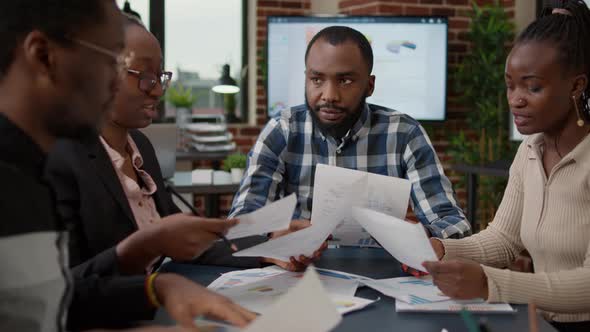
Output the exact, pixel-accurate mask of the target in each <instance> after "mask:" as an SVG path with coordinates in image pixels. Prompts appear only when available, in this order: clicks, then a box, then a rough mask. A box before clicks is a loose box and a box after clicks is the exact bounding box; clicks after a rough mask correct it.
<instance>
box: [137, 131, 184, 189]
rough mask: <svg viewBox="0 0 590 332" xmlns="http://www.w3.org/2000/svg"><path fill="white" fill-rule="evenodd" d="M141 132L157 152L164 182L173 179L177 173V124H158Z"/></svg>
mask: <svg viewBox="0 0 590 332" xmlns="http://www.w3.org/2000/svg"><path fill="white" fill-rule="evenodd" d="M140 130H141V132H142V133H144V134H145V135H146V136H147V138H148V139H149V140H150V142H152V145H153V146H154V150H156V157H157V158H158V163H160V168H161V169H162V176H163V177H164V180H169V179H172V178H173V177H174V172H175V171H176V135H177V132H178V129H177V127H176V124H168V123H157V124H152V125H150V126H148V127H146V128H143V129H140Z"/></svg>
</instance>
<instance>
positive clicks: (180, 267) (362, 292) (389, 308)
mask: <svg viewBox="0 0 590 332" xmlns="http://www.w3.org/2000/svg"><path fill="white" fill-rule="evenodd" d="M315 265H316V266H317V267H321V268H326V269H333V270H339V271H344V272H349V273H354V274H359V275H363V276H367V277H370V278H376V279H382V278H394V277H400V276H406V275H405V274H404V273H403V272H402V270H401V266H400V264H399V262H397V261H396V260H395V259H394V258H393V257H392V256H390V255H389V254H388V253H387V252H386V251H385V250H383V249H378V248H352V247H342V248H330V249H327V250H326V251H325V252H324V254H323V255H322V258H321V259H320V260H319V261H318V262H316V264H315ZM163 270H164V271H168V272H175V273H178V274H181V275H183V276H185V277H187V278H189V279H192V280H194V281H196V282H198V283H200V284H203V285H208V284H209V283H211V282H212V281H213V280H215V279H217V278H218V277H219V276H220V274H221V273H225V272H230V271H233V270H236V268H232V267H221V266H207V265H192V264H179V263H168V264H166V265H165V266H164V267H163ZM356 296H358V297H363V298H367V299H376V298H381V299H380V300H379V301H377V302H375V303H374V304H372V305H370V306H369V307H366V308H365V309H363V310H360V311H356V312H352V313H349V314H346V315H344V317H343V320H342V322H341V323H340V324H339V325H338V326H337V327H336V329H335V330H334V331H337V332H348V331H350V332H353V331H354V332H358V331H363V332H379V331H388V332H391V331H412V332H414V331H415V332H421V331H424V332H440V331H441V330H442V329H446V330H447V331H448V332H463V331H468V329H467V327H466V325H465V324H464V323H463V320H462V319H461V317H460V315H459V314H458V313H444V314H440V313H397V312H395V300H394V299H392V298H389V297H387V296H384V295H382V294H381V293H379V292H377V291H375V290H373V289H370V288H368V287H362V288H359V289H358V290H357V292H356ZM513 307H514V308H515V309H517V312H516V313H513V314H474V316H475V318H476V320H478V321H479V320H480V319H485V320H486V321H487V322H488V327H489V328H490V331H492V332H497V331H515V332H516V331H529V322H528V309H527V306H526V305H513ZM293 314H295V315H297V313H293ZM155 319H156V322H158V323H160V324H173V322H172V321H171V320H170V318H169V317H168V315H167V314H166V313H165V311H164V310H159V311H158V313H157V315H156V318H155ZM537 321H538V325H539V331H540V332H549V331H556V330H555V329H554V328H553V327H552V326H551V325H550V324H548V323H547V322H546V321H544V320H543V319H542V318H541V316H539V315H537ZM277 331H280V327H277Z"/></svg>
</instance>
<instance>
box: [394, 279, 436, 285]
mask: <svg viewBox="0 0 590 332" xmlns="http://www.w3.org/2000/svg"><path fill="white" fill-rule="evenodd" d="M399 283H400V284H412V285H423V286H432V285H433V284H432V282H430V281H424V280H408V281H400V282H399Z"/></svg>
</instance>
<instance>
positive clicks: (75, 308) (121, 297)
mask: <svg viewBox="0 0 590 332" xmlns="http://www.w3.org/2000/svg"><path fill="white" fill-rule="evenodd" d="M155 312H156V309H155V308H153V307H152V306H151V305H150V303H149V300H148V298H147V295H146V293H145V277H143V276H129V277H122V276H114V277H99V276H97V275H91V276H87V277H84V278H80V277H74V295H73V298H72V302H71V304H70V308H69V311H68V320H67V327H68V330H71V331H79V330H84V329H90V328H125V327H130V326H131V325H133V323H136V322H138V321H143V320H152V319H153V318H154V315H155Z"/></svg>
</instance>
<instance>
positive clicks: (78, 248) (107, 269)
mask: <svg viewBox="0 0 590 332" xmlns="http://www.w3.org/2000/svg"><path fill="white" fill-rule="evenodd" d="M76 144H77V143H74V142H69V141H65V140H64V141H60V142H58V143H57V144H56V145H55V148H54V149H53V151H52V152H51V153H50V155H49V157H48V159H47V165H46V167H45V178H46V179H47V181H48V183H49V185H50V186H51V187H52V189H53V191H54V193H55V199H56V206H57V214H58V216H59V218H60V219H61V221H62V222H63V223H64V224H65V225H66V227H67V229H68V230H69V243H68V249H69V265H70V267H71V268H72V274H73V275H74V276H79V277H83V276H88V275H91V274H97V275H99V276H106V275H114V274H118V273H119V271H118V262H117V256H116V252H115V248H114V247H112V248H109V249H107V250H105V251H104V252H102V253H100V254H98V255H96V256H94V257H93V258H91V259H88V260H87V259H84V258H85V257H88V256H90V255H89V254H87V253H86V251H87V249H86V243H87V239H86V236H85V234H84V229H83V226H84V223H83V220H82V216H81V215H80V189H79V188H80V186H79V183H78V180H77V176H76V174H77V173H76V167H81V166H79V165H78V163H77V160H76V158H75V155H76V154H77V153H82V152H83V151H78V150H79V149H81V146H77V145H76Z"/></svg>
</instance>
